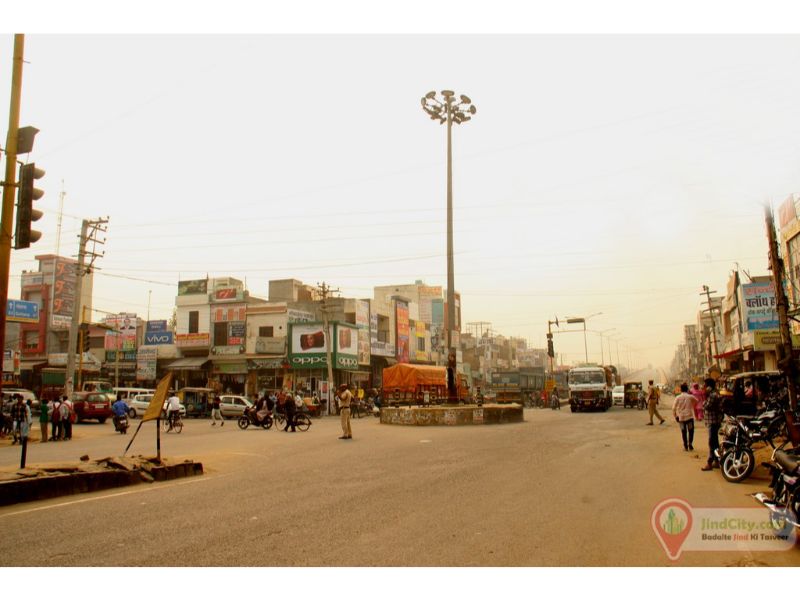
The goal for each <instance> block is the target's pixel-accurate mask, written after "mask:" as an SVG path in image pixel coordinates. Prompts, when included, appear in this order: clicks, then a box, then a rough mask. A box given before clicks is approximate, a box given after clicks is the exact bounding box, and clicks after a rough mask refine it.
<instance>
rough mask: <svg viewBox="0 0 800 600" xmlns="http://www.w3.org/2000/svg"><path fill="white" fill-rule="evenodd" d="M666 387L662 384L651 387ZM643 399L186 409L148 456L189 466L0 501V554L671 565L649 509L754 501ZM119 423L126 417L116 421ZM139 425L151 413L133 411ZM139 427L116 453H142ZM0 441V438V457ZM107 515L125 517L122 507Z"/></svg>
mask: <svg viewBox="0 0 800 600" xmlns="http://www.w3.org/2000/svg"><path fill="white" fill-rule="evenodd" d="M668 402H669V400H668ZM645 421H646V415H645V413H643V412H640V411H637V410H624V409H622V408H619V407H615V408H613V409H612V410H611V411H609V412H608V413H579V414H572V413H570V411H569V410H568V409H567V410H561V411H551V410H537V409H531V410H527V411H526V421H525V422H524V423H519V424H509V425H501V426H483V427H399V426H386V425H380V424H379V423H378V422H377V420H376V419H374V418H365V419H361V420H354V423H353V433H354V439H353V440H351V441H343V440H339V439H337V436H338V435H339V434H340V433H339V428H338V422H337V420H336V419H335V418H325V419H321V420H316V421H315V422H314V425H313V426H312V427H311V429H310V430H309V431H308V432H306V433H294V434H292V433H283V432H278V431H274V430H273V431H263V430H254V429H249V430H247V431H240V430H239V429H238V428H237V427H236V426H235V424H234V423H233V422H232V421H228V423H227V425H226V426H225V427H224V428H223V429H220V428H219V427H215V428H212V427H210V425H209V423H208V422H207V421H193V420H188V421H187V427H186V428H185V429H184V432H183V433H182V434H180V435H175V434H170V435H167V436H164V438H163V447H162V451H163V453H164V454H165V455H167V456H170V457H174V458H180V457H188V458H194V459H196V460H200V461H202V462H203V463H204V466H205V470H206V474H205V475H203V476H202V477H195V478H188V479H183V480H179V481H175V482H164V483H160V484H150V485H148V484H142V485H138V486H134V487H130V488H122V489H117V490H111V491H105V492H97V493H93V494H86V495H82V496H70V497H62V498H57V499H52V500H47V501H41V502H35V503H30V504H25V505H15V506H9V507H2V508H0V532H3V533H2V535H0V565H2V566H30V565H42V564H59V565H64V566H67V565H72V566H97V565H104V566H134V565H140V566H162V565H170V566H203V565H219V566H251V565H258V566H289V565H297V566H327V565H330V566H340V565H346V566H371V565H386V566H473V565H488V566H556V565H562V566H589V565H597V566H606V565H618V566H628V565H668V564H674V563H671V562H670V561H669V560H668V559H667V557H666V556H665V554H664V551H663V550H662V548H661V546H660V545H659V543H658V541H657V540H656V538H655V536H654V534H653V531H652V529H651V526H650V514H651V510H652V509H653V507H654V506H655V505H656V504H657V503H658V502H660V501H661V500H663V499H664V498H667V497H673V496H679V497H682V498H684V499H685V500H687V501H689V502H690V503H691V504H692V505H697V506H729V507H735V506H741V507H752V506H755V504H754V502H753V501H752V499H750V498H749V497H748V496H747V495H746V494H748V493H752V492H753V491H760V490H763V489H765V488H766V482H765V481H763V480H752V481H750V482H748V483H746V484H742V485H738V486H735V485H732V484H728V483H726V482H725V481H724V480H723V479H722V478H721V477H720V475H719V474H718V472H717V471H714V472H712V473H702V472H701V471H700V470H699V469H700V466H701V465H702V464H703V458H702V456H701V455H702V450H704V449H705V443H704V434H705V430H704V429H703V428H700V429H699V431H698V440H697V442H698V443H697V444H696V447H697V448H698V449H700V450H701V452H694V453H685V452H683V450H682V448H681V445H680V441H679V438H680V434H679V431H678V428H677V426H676V425H675V424H674V422H672V421H668V422H667V423H666V424H665V425H664V426H660V427H659V426H655V427H646V426H644V423H645ZM134 423H135V424H136V423H138V422H134ZM149 425H150V426H151V427H152V425H153V424H149ZM126 442H127V439H126V438H123V437H122V436H120V435H119V434H116V435H115V434H113V433H111V427H110V426H108V425H105V426H99V425H90V424H85V425H81V426H79V427H77V428H76V435H75V439H74V440H73V441H72V442H69V443H57V444H44V445H39V444H33V445H32V447H31V459H30V462H37V461H43V462H52V461H57V460H66V459H69V460H75V459H76V458H77V457H78V456H80V455H81V454H83V453H88V454H90V455H91V456H92V457H93V458H99V457H101V456H104V455H108V454H119V453H120V452H121V450H122V448H123V447H124V444H125V443H126ZM154 445H155V442H154V433H153V432H152V431H150V432H146V434H145V435H143V434H140V440H137V442H136V444H135V445H134V447H133V448H132V453H133V454H139V453H141V454H147V455H149V454H152V453H153V452H154ZM17 461H18V451H17V450H16V449H15V448H13V447H8V446H3V447H0V467H6V468H7V467H9V466H13V465H14V464H15V463H16V462H17ZM119 515H125V517H124V518H123V519H120V518H119ZM799 559H800V551H798V550H796V549H795V550H792V551H790V552H781V553H758V554H751V553H745V552H724V553H723V552H695V553H684V554H683V555H682V557H681V559H680V561H679V564H681V565H747V564H768V565H781V566H794V565H796V564H798V561H799Z"/></svg>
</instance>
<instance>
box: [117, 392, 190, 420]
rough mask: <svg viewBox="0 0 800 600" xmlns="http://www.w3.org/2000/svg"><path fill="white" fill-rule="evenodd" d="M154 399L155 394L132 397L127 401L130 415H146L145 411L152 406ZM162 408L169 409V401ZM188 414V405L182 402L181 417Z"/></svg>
mask: <svg viewBox="0 0 800 600" xmlns="http://www.w3.org/2000/svg"><path fill="white" fill-rule="evenodd" d="M152 399H153V394H137V395H136V396H134V397H133V398H130V399H128V400H127V401H126V403H127V405H128V416H129V417H130V418H133V417H141V416H144V413H145V411H147V408H148V407H149V406H150V400H152ZM162 410H164V411H166V410H167V402H166V401H165V402H164V405H163V406H162ZM185 416H186V407H185V406H184V405H183V403H181V417H185Z"/></svg>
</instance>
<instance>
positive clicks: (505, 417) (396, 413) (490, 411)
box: [381, 403, 524, 425]
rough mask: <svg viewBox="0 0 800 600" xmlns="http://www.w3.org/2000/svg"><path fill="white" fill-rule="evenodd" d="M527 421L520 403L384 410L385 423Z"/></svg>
mask: <svg viewBox="0 0 800 600" xmlns="http://www.w3.org/2000/svg"><path fill="white" fill-rule="evenodd" d="M523 420H524V419H523V413H522V405H521V404H517V403H511V404H484V405H482V406H478V405H477V404H439V405H429V406H398V407H394V406H388V407H385V408H382V409H381V423H382V424H385V425H499V424H501V423H521V422H522V421H523Z"/></svg>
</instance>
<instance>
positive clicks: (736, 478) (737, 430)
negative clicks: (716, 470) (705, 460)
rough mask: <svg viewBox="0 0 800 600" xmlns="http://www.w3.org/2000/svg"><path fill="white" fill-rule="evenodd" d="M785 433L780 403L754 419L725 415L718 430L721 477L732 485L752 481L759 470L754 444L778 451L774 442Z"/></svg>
mask: <svg viewBox="0 0 800 600" xmlns="http://www.w3.org/2000/svg"><path fill="white" fill-rule="evenodd" d="M785 432H786V417H785V415H784V411H783V408H782V407H781V405H780V404H777V403H773V404H771V405H770V407H769V409H768V410H765V411H764V412H762V413H761V414H759V415H757V416H755V417H746V416H736V417H735V416H732V415H726V416H725V418H724V419H723V421H722V425H721V427H720V430H719V434H720V443H719V448H718V449H717V450H715V451H714V452H715V454H716V457H717V459H718V460H719V465H720V471H721V472H722V476H723V477H724V478H725V479H726V480H727V481H730V482H731V483H740V482H742V481H744V480H745V479H747V478H748V477H750V475H751V474H752V473H753V469H755V466H756V465H755V462H756V461H755V455H754V454H753V448H752V446H753V444H756V443H758V442H766V443H768V444H769V445H770V446H772V447H773V448H775V444H774V440H775V438H776V437H779V436H783V435H785Z"/></svg>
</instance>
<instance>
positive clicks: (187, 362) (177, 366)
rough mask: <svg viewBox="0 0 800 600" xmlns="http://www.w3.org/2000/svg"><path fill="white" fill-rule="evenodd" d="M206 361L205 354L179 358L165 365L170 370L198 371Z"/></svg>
mask: <svg viewBox="0 0 800 600" xmlns="http://www.w3.org/2000/svg"><path fill="white" fill-rule="evenodd" d="M207 362H208V357H207V356H195V357H192V358H180V359H178V360H176V361H175V362H171V363H169V364H168V365H167V367H166V368H167V369H169V370H170V371H198V370H200V369H202V368H203V366H204V365H205V364H206V363H207Z"/></svg>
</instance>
